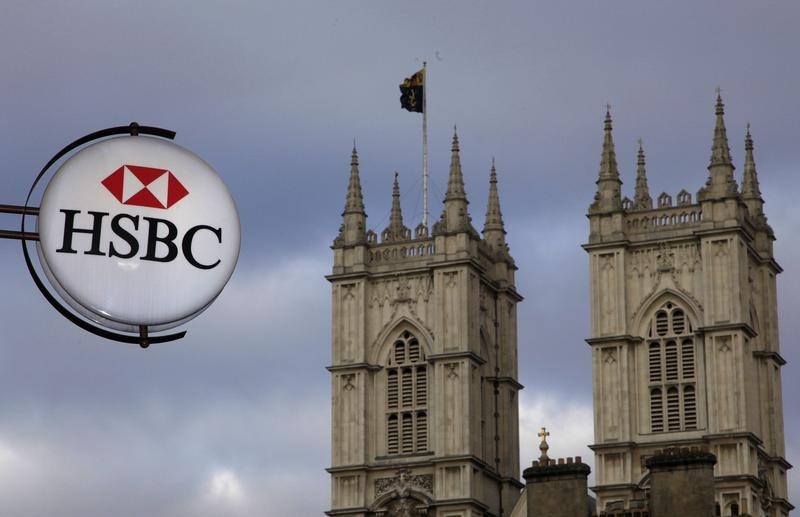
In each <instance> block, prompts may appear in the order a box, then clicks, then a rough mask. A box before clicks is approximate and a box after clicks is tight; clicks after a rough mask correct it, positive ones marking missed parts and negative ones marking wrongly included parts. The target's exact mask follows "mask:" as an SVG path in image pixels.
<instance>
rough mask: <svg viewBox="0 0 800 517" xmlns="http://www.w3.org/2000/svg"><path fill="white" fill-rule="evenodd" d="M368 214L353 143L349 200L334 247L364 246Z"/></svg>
mask: <svg viewBox="0 0 800 517" xmlns="http://www.w3.org/2000/svg"><path fill="white" fill-rule="evenodd" d="M366 228H367V214H366V212H364V198H363V197H362V195H361V178H360V177H359V173H358V152H357V151H356V144H355V142H353V153H352V154H351V156H350V181H349V183H348V184H347V198H346V200H345V204H344V212H342V226H341V227H340V228H339V235H338V236H337V237H336V239H334V241H333V244H334V246H340V245H352V244H363V243H365V242H366V241H367V234H366Z"/></svg>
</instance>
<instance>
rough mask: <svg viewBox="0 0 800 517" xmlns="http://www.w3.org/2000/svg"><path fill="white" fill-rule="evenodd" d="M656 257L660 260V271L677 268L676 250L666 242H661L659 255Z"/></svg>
mask: <svg viewBox="0 0 800 517" xmlns="http://www.w3.org/2000/svg"><path fill="white" fill-rule="evenodd" d="M656 259H657V260H658V271H659V272H669V271H674V270H675V252H673V251H672V248H670V247H669V246H667V245H666V244H663V243H662V244H661V246H660V247H659V249H658V255H657V256H656Z"/></svg>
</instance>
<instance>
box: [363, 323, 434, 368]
mask: <svg viewBox="0 0 800 517" xmlns="http://www.w3.org/2000/svg"><path fill="white" fill-rule="evenodd" d="M405 331H408V332H411V333H412V334H414V336H415V337H416V338H417V339H418V340H419V344H420V347H421V348H422V351H423V352H424V354H425V356H426V357H427V356H428V355H429V354H430V353H431V349H432V339H431V337H432V336H431V335H430V332H429V331H428V329H427V328H426V327H425V325H424V324H423V323H422V322H421V321H416V320H414V319H412V318H409V317H408V316H401V317H399V318H397V319H395V320H394V321H392V322H390V323H389V324H387V325H386V326H385V327H384V328H383V330H382V331H381V332H380V334H378V337H377V338H376V339H375V341H374V342H373V346H372V347H371V351H370V356H369V362H370V363H371V364H377V365H384V364H386V359H387V357H388V355H389V352H390V351H391V348H392V345H393V343H394V339H395V338H396V337H397V336H399V335H401V334H402V333H403V332H405Z"/></svg>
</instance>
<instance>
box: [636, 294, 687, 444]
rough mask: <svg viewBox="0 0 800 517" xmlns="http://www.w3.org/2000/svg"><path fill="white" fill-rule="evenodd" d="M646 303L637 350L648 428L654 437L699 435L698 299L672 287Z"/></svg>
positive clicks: (639, 318) (639, 319)
mask: <svg viewBox="0 0 800 517" xmlns="http://www.w3.org/2000/svg"><path fill="white" fill-rule="evenodd" d="M647 302H648V303H647V304H643V305H642V307H643V309H644V310H642V311H641V312H640V313H639V314H638V315H637V319H636V320H634V322H633V327H632V330H633V331H634V332H635V333H636V335H638V336H640V337H641V338H642V344H641V346H639V347H637V355H638V359H637V361H638V363H637V364H639V365H640V367H641V368H643V371H644V372H645V374H644V375H642V376H641V377H640V381H639V382H640V392H641V395H640V397H641V398H640V400H641V403H642V404H643V407H645V408H647V409H646V411H645V413H646V420H644V421H643V422H642V424H643V428H644V429H647V430H649V432H650V433H670V432H679V431H694V430H697V429H698V428H700V427H701V425H700V424H701V422H700V419H699V418H698V417H699V416H700V413H701V412H700V410H699V409H700V408H699V407H698V406H699V404H702V397H700V396H699V394H698V390H700V389H702V386H703V382H702V378H701V377H702V368H701V367H699V366H700V365H702V358H701V357H702V348H701V347H700V345H699V344H698V336H697V335H696V334H695V329H696V328H697V327H698V323H699V321H700V318H699V316H698V312H697V311H698V308H697V306H696V305H695V304H694V303H693V300H692V299H691V298H689V297H688V296H687V295H685V294H684V293H682V292H679V291H677V290H675V289H671V288H667V289H662V290H660V291H659V292H658V293H657V294H656V295H655V296H651V297H650V298H649V299H648V300H647Z"/></svg>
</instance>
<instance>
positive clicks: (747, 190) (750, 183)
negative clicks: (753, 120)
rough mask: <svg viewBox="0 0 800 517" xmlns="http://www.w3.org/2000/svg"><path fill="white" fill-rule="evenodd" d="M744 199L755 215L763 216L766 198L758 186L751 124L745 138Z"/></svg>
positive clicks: (751, 213)
mask: <svg viewBox="0 0 800 517" xmlns="http://www.w3.org/2000/svg"><path fill="white" fill-rule="evenodd" d="M742 199H743V200H744V202H745V204H746V205H747V209H748V210H749V211H750V215H752V216H753V217H763V215H764V200H763V199H762V198H761V189H760V188H759V186H758V173H757V172H756V162H755V160H754V159H753V138H752V137H751V136H750V124H747V134H746V136H745V139H744V178H743V179H742Z"/></svg>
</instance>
